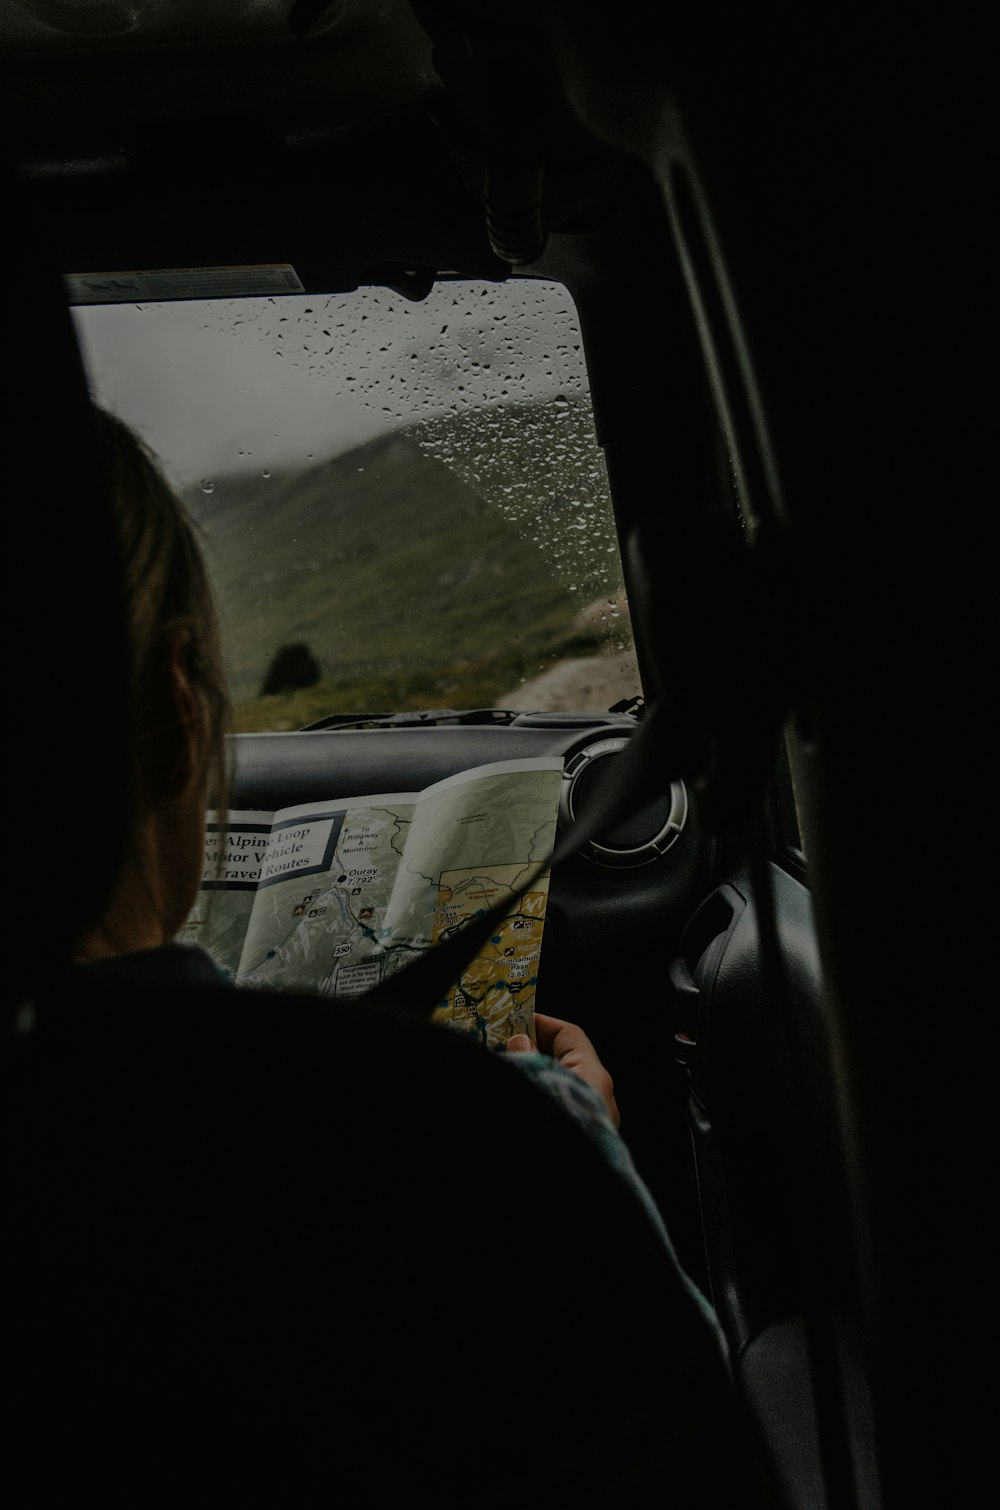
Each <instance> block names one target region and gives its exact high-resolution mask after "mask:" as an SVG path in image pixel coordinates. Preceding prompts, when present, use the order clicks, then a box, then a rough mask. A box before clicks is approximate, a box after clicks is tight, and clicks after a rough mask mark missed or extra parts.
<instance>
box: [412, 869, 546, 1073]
mask: <svg viewBox="0 0 1000 1510" xmlns="http://www.w3.org/2000/svg"><path fill="white" fill-rule="evenodd" d="M524 874H525V867H524V866H523V865H490V866H488V867H478V866H471V867H469V868H467V869H464V870H446V871H443V872H442V873H441V881H440V884H439V887H438V899H437V906H436V908H435V912H434V929H433V933H432V938H433V941H434V943H435V944H436V943H438V942H439V941H440V940H442V939H445V938H449V937H451V935H452V934H453V933H454V932H455V931H457V930H458V929H460V928H462V927H463V926H464V924H465V923H466V922H469V921H471V919H472V918H474V917H476V916H478V915H479V914H480V913H483V912H488V911H489V909H490V908H491V907H494V906H495V905H496V904H497V903H499V902H502V901H503V899H504V896H505V895H506V896H509V895H510V893H511V892H512V891H513V889H514V887H515V885H517V884H518V883H519V882H520V881H523V879H524ZM548 888H549V878H548V872H545V873H544V874H543V875H541V876H539V877H538V879H537V880H536V881H535V882H534V884H533V887H532V889H531V890H530V891H527V892H525V894H524V895H523V896H521V897H518V899H517V901H516V902H515V903H514V904H513V909H512V911H511V913H510V915H509V916H508V917H506V918H504V919H503V921H502V922H500V923H498V924H497V927H496V930H495V932H494V934H493V935H492V937H491V939H490V940H489V942H488V943H487V944H486V946H485V947H484V948H483V949H482V950H481V951H480V953H479V954H478V955H477V956H476V958H475V959H474V960H473V961H472V963H471V964H469V965H467V966H466V967H465V969H464V971H463V972H462V977H461V980H460V981H459V982H458V984H457V985H455V986H453V987H452V989H451V990H450V991H449V992H448V997H447V1005H446V1006H441V1007H438V1008H437V1009H436V1011H435V1013H434V1020H435V1021H436V1022H446V1023H448V1024H449V1025H450V1026H452V1027H456V1028H461V1029H463V1030H464V1031H465V1032H468V1033H474V1034H475V1035H476V1036H477V1037H478V1038H479V1039H480V1040H481V1041H482V1042H483V1043H485V1044H487V1045H488V1046H489V1047H490V1048H494V1047H498V1046H500V1045H501V1044H504V1043H506V1041H507V1039H508V1038H509V1037H510V1036H511V1034H513V1033H527V1034H528V1035H529V1037H530V1038H531V1039H532V1040H534V1037H535V981H536V978H537V975H538V956H539V950H540V948H541V942H542V925H543V923H544V922H545V904H546V902H547V901H548Z"/></svg>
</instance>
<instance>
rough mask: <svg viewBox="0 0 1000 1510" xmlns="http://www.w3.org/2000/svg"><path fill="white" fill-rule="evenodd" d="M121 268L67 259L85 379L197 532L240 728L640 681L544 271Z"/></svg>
mask: <svg viewBox="0 0 1000 1510" xmlns="http://www.w3.org/2000/svg"><path fill="white" fill-rule="evenodd" d="M121 282H122V280H118V281H117V283H116V281H115V280H112V279H105V280H104V282H103V283H102V282H101V281H100V280H99V279H97V278H92V279H91V280H89V285H88V281H87V280H85V279H79V278H78V279H76V280H75V285H74V286H75V289H76V293H75V297H77V298H80V297H81V292H80V291H81V288H82V289H83V295H82V296H83V297H85V298H87V297H92V298H96V299H98V300H107V302H96V303H80V304H77V305H76V307H75V309H74V315H75V320H76V325H77V330H78V333H79V335H80V339H81V346H82V349H83V353H84V360H85V363H86V366H87V371H88V374H89V379H90V383H91V388H92V392H93V394H94V397H95V398H96V399H97V401H98V402H99V403H101V404H103V405H104V406H105V407H106V408H108V409H111V410H112V411H114V412H115V413H117V414H119V415H121V417H122V418H123V419H125V420H126V421H127V422H128V423H129V424H131V425H132V426H133V427H134V428H135V429H136V430H137V431H138V432H139V434H141V435H142V436H143V438H144V439H145V440H146V441H147V442H148V443H149V445H150V446H151V448H152V449H153V451H154V452H155V453H156V455H157V456H158V457H159V458H160V460H161V462H162V463H163V465H164V468H165V470H166V472H167V474H168V476H169V477H170V479H171V481H172V482H173V484H174V486H175V487H176V488H177V489H178V491H179V492H180V493H181V494H182V496H183V497H184V498H185V500H186V501H187V503H188V505H189V506H190V508H191V510H192V512H193V513H194V514H195V516H196V517H197V519H198V520H199V521H200V523H201V524H202V525H203V527H204V530H205V534H206V541H207V552H208V557H209V561H210V565H211V569H212V572H213V576H214V581H215V586H216V591H217V595H218V599H219V603H220V608H221V613H222V620H223V632H224V642H225V651H226V657H227V663H228V670H229V677H230V687H231V691H232V695H233V702H234V712H235V718H234V727H235V728H236V729H237V730H244V731H253V730H283V729H293V728H302V727H304V726H307V725H309V724H311V723H314V722H316V721H318V720H320V719H323V718H326V717H329V716H331V715H338V714H340V715H346V714H355V713H375V712H379V713H386V712H390V713H395V712H403V711H406V710H421V711H425V710H430V709H444V708H450V709H472V708H487V707H488V708H504V709H510V710H519V709H520V710H524V709H531V710H541V711H549V710H563V709H572V710H574V711H596V712H605V711H607V710H609V709H610V708H612V707H615V706H617V705H621V704H628V703H630V702H631V701H632V700H634V699H635V698H636V697H637V696H638V695H639V693H640V683H639V676H638V671H637V667H636V661H635V656H634V653H633V649H632V638H631V632H630V628H629V619H628V607H627V603H626V599H625V594H624V590H623V584H622V573H621V562H620V556H619V550H618V542H617V537H616V533H615V525H614V516H613V512H612V507H611V500H610V495H609V491H608V482H607V473H606V470H605V466H604V459H603V455H602V453H601V450H600V448H599V447H598V445H597V441H596V437H595V433H594V423H593V415H592V410H591V404H590V394H589V387H588V383H587V372H586V366H585V362H584V356H583V348H582V340H581V335H580V328H579V324H578V320H577V316H576V311H575V308H574V306H573V303H572V300H571V299H570V297H569V294H568V293H567V291H566V289H565V288H564V287H563V286H562V285H560V284H558V283H554V282H550V281H543V280H539V279H534V278H511V279H509V280H508V281H506V282H503V283H492V282H490V283H487V282H469V281H464V280H463V281H459V280H448V279H443V280H441V281H439V282H438V283H436V284H435V286H434V287H433V288H432V290H431V291H430V293H429V295H427V297H426V298H424V299H422V300H419V301H418V300H414V299H412V298H409V297H407V296H406V295H405V294H404V293H400V292H395V291H393V290H392V289H387V288H385V287H374V286H370V287H361V288H359V289H357V290H356V291H354V292H351V293H342V294H330V295H322V296H315V295H308V294H303V293H288V294H278V293H276V294H275V295H273V296H262V297H251V298H248V297H242V298H229V299H205V298H199V299H190V300H184V299H180V300H178V299H172V300H170V301H169V302H166V303H149V304H146V303H136V302H127V303H126V302H119V300H120V298H121V297H122V293H121ZM88 286H89V288H90V293H89V294H88V293H87V292H86V290H87V288H88ZM109 290H110V292H109ZM133 299H134V295H133Z"/></svg>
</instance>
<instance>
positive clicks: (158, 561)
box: [78, 409, 228, 958]
mask: <svg viewBox="0 0 1000 1510" xmlns="http://www.w3.org/2000/svg"><path fill="white" fill-rule="evenodd" d="M95 423H96V430H97V454H98V460H99V465H100V468H101V472H102V475H103V477H104V478H105V479H106V481H107V485H108V486H109V488H110V495H111V502H112V506H113V516H114V521H115V527H116V535H117V543H118V548H119V555H120V563H121V571H122V582H123V607H124V617H125V626H126V630H127V635H128V646H129V659H128V664H129V702H130V708H129V715H130V720H131V726H132V729H133V743H132V748H133V751H134V760H133V770H132V782H131V787H132V793H131V795H132V804H131V809H132V810H131V818H130V823H129V832H128V839H127V845H126V855H125V858H124V862H123V866H122V870H121V874H120V878H119V883H118V885H117V886H116V888H115V892H114V894H113V896H112V900H111V903H110V904H109V907H108V908H107V909H106V911H105V916H104V918H103V919H102V920H101V922H100V923H99V924H98V926H97V928H95V929H92V930H91V931H90V932H89V933H88V935H87V936H86V937H85V939H84V940H83V941H82V943H81V948H80V951H79V954H78V957H80V958H95V957H100V956H101V955H108V954H115V953H125V952H130V951H132V950H134V949H137V948H144V947H148V946H149V945H151V944H154V943H158V942H166V941H167V940H168V939H169V938H172V937H173V935H174V934H175V933H176V931H177V929H178V928H179V927H180V925H181V923H183V921H184V918H185V917H186V916H187V913H188V911H189V910H190V907H191V905H192V904H193V902H194V900H195V896H196V893H197V887H198V883H199V881H200V877H201V867H202V863H203V855H204V848H203V846H204V815H205V809H206V808H207V807H217V808H220V809H223V808H225V806H226V788H227V770H226V747H225V734H226V729H227V724H228V699H227V696H226V689H225V676H224V671H223V664H222V651H221V643H220V636H219V624H218V616H217V612H216V607H215V601H214V597H213V593H212V589H211V584H210V581H209V577H208V573H207V570H206V567H205V561H204V557H203V555H202V549H201V543H200V540H199V534H198V529H197V526H196V525H195V523H194V521H193V520H192V519H191V518H190V516H189V515H188V513H187V511H186V510H185V508H184V506H183V504H182V503H181V501H180V499H179V498H178V497H177V496H176V494H175V493H174V492H173V491H172V489H171V488H170V487H169V485H168V484H167V482H166V480H165V478H164V477H163V475H162V473H161V471H160V469H159V467H158V466H157V464H156V462H155V460H154V458H153V457H152V455H151V454H150V452H149V451H148V450H147V448H146V446H145V445H144V444H143V442H142V441H141V440H140V439H139V438H138V437H137V436H136V435H135V434H134V433H133V432H132V431H131V430H130V429H129V428H128V426H127V425H125V424H123V422H122V421H121V420H119V419H117V418H115V417H114V416H113V415H110V414H108V413H106V412H105V411H104V410H101V409H95Z"/></svg>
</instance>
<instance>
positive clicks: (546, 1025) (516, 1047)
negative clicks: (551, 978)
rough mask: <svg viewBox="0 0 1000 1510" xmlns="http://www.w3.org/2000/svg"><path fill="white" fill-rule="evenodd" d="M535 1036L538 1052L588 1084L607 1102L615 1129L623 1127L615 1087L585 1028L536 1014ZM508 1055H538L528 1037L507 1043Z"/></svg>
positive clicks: (516, 1036)
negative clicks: (549, 1057)
mask: <svg viewBox="0 0 1000 1510" xmlns="http://www.w3.org/2000/svg"><path fill="white" fill-rule="evenodd" d="M535 1035H536V1037H537V1039H538V1049H540V1050H541V1052H542V1053H543V1054H548V1055H550V1056H551V1058H553V1059H555V1060H556V1061H557V1062H558V1063H559V1064H561V1065H563V1066H565V1068H566V1069H568V1070H572V1071H573V1074H574V1075H579V1077H580V1079H581V1080H586V1082H587V1084H588V1085H592V1086H593V1087H594V1090H595V1091H597V1093H598V1095H599V1096H601V1098H602V1099H603V1101H604V1104H605V1106H606V1107H607V1109H608V1115H609V1116H610V1118H611V1121H612V1123H613V1124H614V1126H615V1127H619V1126H620V1125H621V1117H620V1116H619V1115H618V1103H617V1102H616V1101H615V1083H614V1081H613V1080H612V1078H611V1076H610V1075H609V1074H608V1072H607V1070H606V1069H605V1068H604V1065H603V1064H602V1063H601V1061H600V1059H598V1057H597V1050H596V1049H595V1048H594V1045H593V1044H592V1043H591V1041H590V1039H589V1038H588V1037H587V1035H586V1033H585V1032H584V1031H583V1029H582V1028H578V1027H577V1025H576V1023H575V1022H564V1021H563V1019H562V1018H561V1017H546V1016H545V1015H544V1014H543V1013H541V1012H536V1013H535ZM507 1052H508V1054H534V1053H536V1052H537V1050H536V1048H535V1045H534V1044H533V1043H532V1041H531V1039H530V1038H529V1037H528V1035H527V1033H515V1034H513V1035H512V1037H510V1038H508V1040H507Z"/></svg>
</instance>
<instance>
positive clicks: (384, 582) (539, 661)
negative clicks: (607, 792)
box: [186, 433, 598, 729]
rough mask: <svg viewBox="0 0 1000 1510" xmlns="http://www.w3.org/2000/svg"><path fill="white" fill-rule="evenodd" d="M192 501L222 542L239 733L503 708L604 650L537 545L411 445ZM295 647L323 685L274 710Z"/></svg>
mask: <svg viewBox="0 0 1000 1510" xmlns="http://www.w3.org/2000/svg"><path fill="white" fill-rule="evenodd" d="M186 497H187V502H188V504H189V506H190V507H191V509H192V512H194V514H195V516H196V517H197V518H199V520H200V521H201V522H202V524H203V526H204V528H205V531H206V534H207V538H208V556H209V561H210V564H211V567H212V570H213V574H214V578H215V582H216V587H217V591H218V595H219V599H220V605H221V608H222V613H223V623H224V634H225V644H226V653H227V659H228V665H229V672H230V678H231V688H232V692H233V697H234V702H235V704H236V715H237V716H236V727H237V728H243V729H252V728H257V729H261V728H281V727H297V726H299V725H301V724H302V723H305V722H308V721H310V720H311V719H313V718H317V717H320V716H322V715H323V714H326V713H335V712H344V711H376V710H381V711H389V710H396V709H404V708H426V707H440V706H455V707H465V706H476V705H479V704H489V703H492V702H494V701H496V699H497V697H498V696H499V695H500V693H501V692H502V691H503V690H504V689H505V688H507V687H510V686H512V685H516V684H517V682H518V681H519V680H520V679H521V678H522V677H526V676H530V675H534V674H535V673H536V672H537V671H538V669H539V667H540V666H542V665H544V664H547V663H549V662H550V661H551V660H552V658H553V657H554V656H556V655H564V654H565V655H580V654H588V653H593V652H594V651H596V650H597V648H598V646H597V642H596V640H594V639H593V637H592V636H589V635H588V636H583V637H581V636H579V635H576V634H574V632H573V628H572V625H573V620H574V616H575V614H576V612H577V610H578V608H579V606H580V599H579V597H574V596H572V595H571V594H570V593H569V592H568V591H567V590H566V588H565V587H564V586H563V585H561V584H560V582H559V581H558V580H557V579H556V577H555V575H554V574H553V571H552V570H551V569H550V567H549V566H548V565H547V563H546V559H545V557H543V555H542V553H541V551H540V550H539V548H538V546H537V545H536V544H535V543H533V542H532V540H531V539H530V538H527V535H526V532H525V533H522V531H521V529H520V528H519V527H518V526H517V525H514V524H512V523H511V522H510V521H509V519H505V518H504V516H503V515H502V514H501V512H500V511H499V510H498V509H496V508H494V507H493V506H492V505H491V504H489V503H486V502H484V501H483V499H482V498H481V497H479V496H478V494H477V492H476V491H475V490H474V488H473V487H471V486H469V485H467V484H466V483H465V482H463V481H462V480H461V479H460V478H459V477H458V476H456V474H455V472H454V471H452V470H451V469H450V468H449V467H448V466H446V465H444V464H443V463H441V462H440V461H437V460H436V459H434V457H433V456H431V455H428V454H427V452H426V451H425V450H423V449H422V448H421V447H420V446H419V445H418V444H417V443H416V441H415V440H413V439H412V438H410V437H408V436H406V435H404V434H400V433H395V434H391V435H388V436H386V437H385V438H383V439H380V440H377V441H373V442H370V443H369V444H367V445H365V446H361V447H358V448H357V449H355V450H353V451H350V452H347V453H345V454H343V455H340V456H337V457H334V458H333V459H332V460H329V461H325V462H322V463H319V464H317V465H315V466H313V467H311V468H310V469H308V470H306V471H303V472H300V473H296V474H284V475H280V474H277V473H275V474H274V475H271V476H265V475H256V476H247V475H245V474H243V475H230V476H225V477H218V478H216V479H215V483H214V489H213V491H212V493H211V495H210V496H206V495H205V494H204V493H202V491H201V489H199V488H193V489H190V490H189V491H188V493H187V495H186ZM295 642H304V643H305V644H306V645H308V647H309V650H310V651H311V653H312V655H313V656H314V657H315V658H316V660H317V661H318V662H319V665H320V669H321V680H320V682H319V683H318V684H317V685H316V686H314V687H311V688H308V689H302V690H300V691H298V692H295V693H291V694H285V695H279V696H276V697H269V698H264V699H262V698H261V697H260V696H259V691H260V687H261V684H262V682H263V679H264V676H265V673H266V670H267V667H268V665H269V663H270V661H271V659H272V657H273V656H274V655H275V653H276V652H277V651H278V650H279V649H280V648H281V647H282V646H284V645H287V644H289V643H295Z"/></svg>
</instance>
